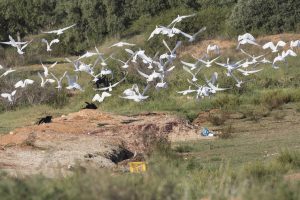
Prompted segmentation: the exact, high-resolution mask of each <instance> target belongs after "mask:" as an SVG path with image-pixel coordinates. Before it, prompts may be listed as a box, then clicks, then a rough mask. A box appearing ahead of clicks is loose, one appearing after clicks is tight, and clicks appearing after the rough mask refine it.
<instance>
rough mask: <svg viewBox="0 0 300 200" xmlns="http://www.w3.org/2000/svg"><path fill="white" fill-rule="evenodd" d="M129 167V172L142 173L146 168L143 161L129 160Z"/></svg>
mask: <svg viewBox="0 0 300 200" xmlns="http://www.w3.org/2000/svg"><path fill="white" fill-rule="evenodd" d="M129 169H130V172H131V173H142V172H145V171H146V170H147V168H146V163H145V162H130V163H129Z"/></svg>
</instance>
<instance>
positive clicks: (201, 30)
mask: <svg viewBox="0 0 300 200" xmlns="http://www.w3.org/2000/svg"><path fill="white" fill-rule="evenodd" d="M204 31H206V27H203V28H201V29H200V30H199V31H198V32H197V33H195V34H194V35H190V34H187V33H185V32H183V31H181V32H180V33H181V34H182V35H183V36H184V37H186V38H188V39H189V42H194V41H195V40H196V38H197V36H198V35H199V34H200V33H202V32H204Z"/></svg>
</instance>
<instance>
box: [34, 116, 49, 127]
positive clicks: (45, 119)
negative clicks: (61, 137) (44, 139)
mask: <svg viewBox="0 0 300 200" xmlns="http://www.w3.org/2000/svg"><path fill="white" fill-rule="evenodd" d="M51 122H52V116H46V117H43V118H41V119H39V121H37V122H36V124H37V125H41V124H49V123H51Z"/></svg>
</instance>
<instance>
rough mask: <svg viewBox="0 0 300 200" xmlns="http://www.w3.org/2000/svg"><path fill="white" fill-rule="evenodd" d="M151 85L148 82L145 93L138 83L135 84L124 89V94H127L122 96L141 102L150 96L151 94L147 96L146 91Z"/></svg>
mask: <svg viewBox="0 0 300 200" xmlns="http://www.w3.org/2000/svg"><path fill="white" fill-rule="evenodd" d="M149 87H150V85H149V84H148V85H147V86H146V88H145V89H144V91H143V93H140V91H139V87H138V86H137V85H135V86H134V87H133V88H131V89H127V90H126V92H125V91H124V92H123V95H125V96H121V98H123V99H129V100H133V101H135V102H141V101H143V100H146V99H148V98H149V96H145V93H146V92H147V90H148V89H149Z"/></svg>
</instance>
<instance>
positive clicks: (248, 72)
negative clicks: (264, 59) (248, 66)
mask: <svg viewBox="0 0 300 200" xmlns="http://www.w3.org/2000/svg"><path fill="white" fill-rule="evenodd" d="M262 70H263V69H258V70H251V71H247V70H243V69H237V71H239V72H241V73H242V74H243V75H244V76H249V75H251V74H256V73H258V72H260V71H262Z"/></svg>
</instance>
